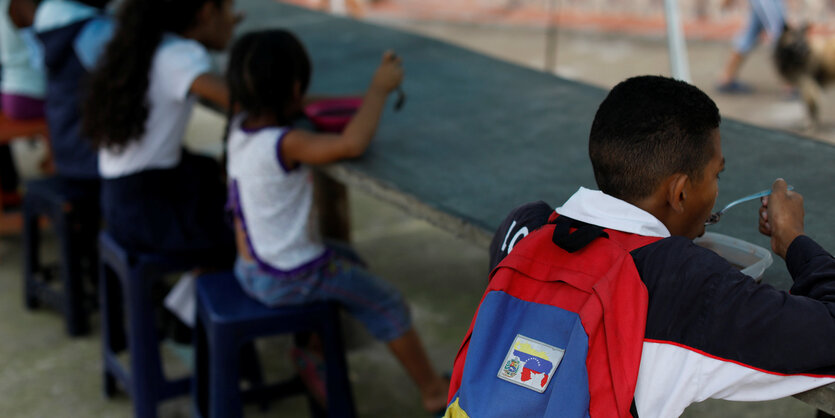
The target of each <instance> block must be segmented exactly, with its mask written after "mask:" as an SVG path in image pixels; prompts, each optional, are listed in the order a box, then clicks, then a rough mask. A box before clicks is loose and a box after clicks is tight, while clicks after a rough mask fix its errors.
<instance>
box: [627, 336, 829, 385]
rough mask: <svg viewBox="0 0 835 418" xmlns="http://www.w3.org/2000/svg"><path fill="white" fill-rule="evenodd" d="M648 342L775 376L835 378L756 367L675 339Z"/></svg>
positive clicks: (648, 340)
mask: <svg viewBox="0 0 835 418" xmlns="http://www.w3.org/2000/svg"><path fill="white" fill-rule="evenodd" d="M647 343H652V344H668V345H673V346H676V347H681V348H683V349H685V350H689V351H692V352H694V353H697V354H699V355H702V356H705V357H710V358H712V359H714V360H718V361H721V362H724V363H733V364H736V365H739V366H741V367H745V368H748V369H752V370H755V371H758V372H760V373H766V374H772V375H775V376H784V377H788V376H805V377H812V378H823V379H826V378H835V375H828V374H812V373H780V372H775V371H771V370H766V369H761V368H758V367H754V366H752V365H750V364H745V363H743V362H741V361H737V360H731V359H726V358H722V357H719V356H715V355H713V354H709V353H706V352H704V351H702V350H699V349H698V348H693V347H690V346H688V345H684V344H680V343H677V342H674V341H664V340H653V339H650V338H647V339H644V344H647Z"/></svg>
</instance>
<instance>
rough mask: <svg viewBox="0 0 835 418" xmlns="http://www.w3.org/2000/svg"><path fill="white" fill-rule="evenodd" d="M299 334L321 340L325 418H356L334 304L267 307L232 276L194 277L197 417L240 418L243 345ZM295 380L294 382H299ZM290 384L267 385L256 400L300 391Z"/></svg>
mask: <svg viewBox="0 0 835 418" xmlns="http://www.w3.org/2000/svg"><path fill="white" fill-rule="evenodd" d="M300 332H315V333H317V334H318V335H319V336H321V338H322V343H323V344H322V345H323V346H324V350H325V352H324V358H325V364H326V380H327V382H326V391H327V397H328V399H327V411H328V415H329V416H335V417H354V416H355V415H356V413H355V411H354V401H353V397H352V395H351V385H350V383H349V381H348V369H347V363H346V361H345V352H344V349H343V345H342V336H341V331H340V325H339V311H338V306H337V305H336V304H333V303H311V304H307V305H302V306H297V307H285V308H268V307H266V306H264V305H262V304H261V303H259V302H257V301H256V300H254V299H252V298H251V297H249V296H247V295H246V294H245V293H244V292H243V290H242V289H241V287H240V286H239V285H238V282H237V280H236V279H235V276H234V275H233V274H232V273H231V272H225V273H215V274H208V275H204V276H201V277H200V278H198V279H197V323H196V325H195V340H194V343H195V349H194V354H195V362H196V367H195V375H194V379H195V382H194V386H193V387H194V396H193V399H194V402H195V411H196V413H197V415H198V416H202V417H206V418H217V417H223V418H227V417H240V416H241V414H242V412H243V411H242V399H244V398H245V397H246V395H248V394H247V393H243V394H242V393H241V391H240V384H239V381H240V376H239V372H238V362H237V361H235V360H236V359H238V356H239V351H240V349H241V347H242V346H243V347H245V344H248V343H251V342H252V341H254V340H255V339H256V338H260V337H267V336H274V335H280V334H295V333H300ZM293 380H296V381H298V378H296V379H293ZM291 381H292V380H291ZM291 381H290V382H282V383H279V384H274V385H271V388H272V389H273V390H272V391H270V390H267V389H264V388H261V389H259V390H258V392H260V393H259V394H257V396H261V398H260V399H261V400H263V396H264V394H265V393H270V394H271V396H274V397H275V398H280V397H283V396H288V395H292V394H296V393H299V392H298V390H293V389H291V388H292V387H293V385H292V384H291ZM302 390H303V388H302ZM315 413H316V411H315V409H314V414H315Z"/></svg>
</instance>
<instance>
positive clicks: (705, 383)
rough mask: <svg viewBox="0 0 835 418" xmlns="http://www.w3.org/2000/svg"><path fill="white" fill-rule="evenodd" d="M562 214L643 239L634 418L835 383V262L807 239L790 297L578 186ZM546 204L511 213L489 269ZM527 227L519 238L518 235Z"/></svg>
mask: <svg viewBox="0 0 835 418" xmlns="http://www.w3.org/2000/svg"><path fill="white" fill-rule="evenodd" d="M556 211H557V212H558V213H559V214H560V215H564V216H567V217H569V218H572V219H576V220H579V221H582V222H586V223H590V224H594V225H598V226H602V227H605V228H610V229H615V230H619V231H624V232H630V233H635V234H640V235H645V236H657V237H663V239H661V240H659V241H656V242H655V243H652V244H650V245H647V246H645V247H641V248H638V249H636V250H634V251H632V253H631V254H632V258H633V260H634V262H635V266H636V267H637V269H638V272H639V274H640V276H641V280H642V281H643V282H644V284H645V285H646V287H647V290H648V292H649V306H648V311H647V320H646V333H645V338H644V342H643V350H642V357H641V364H640V371H639V373H638V384H637V388H636V390H635V406H636V409H637V411H636V412H637V415H638V416H640V417H641V418H647V417H675V416H679V415H680V414H681V413H682V412H683V411H684V409H685V408H686V407H687V406H688V405H690V404H691V403H694V402H700V401H703V400H705V399H708V398H719V399H727V400H735V401H763V400H770V399H777V398H782V397H785V396H790V395H793V394H796V393H799V392H803V391H806V390H809V389H812V388H815V387H819V386H822V385H825V384H828V383H831V382H833V381H835V259H833V257H832V255H830V254H829V253H828V252H826V251H825V250H824V249H823V248H821V247H820V246H819V245H818V244H817V243H815V242H814V241H813V240H812V239H811V238H809V237H806V236H801V237H798V238H797V239H795V240H794V242H792V244H791V245H790V246H789V249H788V252H787V254H786V265H787V267H788V270H789V273H790V274H791V276H792V278H793V279H794V285H793V286H792V288H791V290H790V292H785V291H781V290H778V289H776V288H774V287H772V286H770V285H767V284H758V283H756V282H754V281H753V280H752V279H751V278H750V277H748V276H746V275H744V274H742V273H740V272H739V270H737V269H736V268H734V267H732V266H731V265H730V264H729V263H728V262H727V261H726V260H725V259H723V258H722V257H720V256H718V255H716V254H715V253H713V252H711V251H710V250H707V249H704V248H702V247H699V246H697V245H695V244H694V243H693V242H692V241H691V240H689V239H687V238H685V237H677V236H670V234H669V232H668V231H667V229H666V228H665V227H664V225H663V224H662V223H661V222H660V221H658V219H656V218H655V217H653V216H652V215H650V214H649V213H647V212H645V211H643V210H641V209H639V208H637V207H635V206H632V205H630V204H628V203H626V202H624V201H621V200H619V199H616V198H614V197H611V196H608V195H606V194H604V193H602V192H599V191H592V190H588V189H584V188H581V189H580V190H579V191H578V192H577V193H575V194H574V195H573V196H572V197H571V198H570V199H569V200H568V201H567V202H566V203H565V204H564V205H563V206H561V207H559V208H557V209H556ZM551 213H552V209H551V208H550V207H549V206H548V205H547V204H545V203H544V202H537V203H530V204H527V205H524V206H521V207H519V208H517V209H516V210H514V211H513V212H512V213H511V214H510V215H509V216H508V217H507V219H506V220H505V222H504V223H503V224H502V226H501V227H500V228H499V230H498V231H497V232H496V235H495V237H494V239H493V243H492V244H491V247H490V254H491V260H490V262H491V268H493V267H495V266H496V265H497V264H498V263H499V261H501V259H502V258H503V257H504V256H505V255H507V253H508V252H509V251H511V250H512V248H513V244H515V242H517V241H518V240H519V239H521V238H522V237H524V236H525V235H527V232H526V230H527V231H528V232H529V231H533V230H535V229H537V228H538V227H540V226H542V225H544V224H545V223H546V222H547V219H548V216H550V215H551ZM520 231H522V232H520Z"/></svg>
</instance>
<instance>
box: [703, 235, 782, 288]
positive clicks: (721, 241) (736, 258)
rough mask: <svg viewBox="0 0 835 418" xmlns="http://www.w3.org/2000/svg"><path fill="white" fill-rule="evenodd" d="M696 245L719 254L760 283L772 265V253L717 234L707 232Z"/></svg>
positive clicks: (748, 243) (745, 242) (746, 242)
mask: <svg viewBox="0 0 835 418" xmlns="http://www.w3.org/2000/svg"><path fill="white" fill-rule="evenodd" d="M693 242H694V243H696V245H699V246H701V247H704V248H707V249H709V250H711V251H713V252H715V253H716V254H719V255H720V256H722V258H724V259H725V260H728V262H729V263H731V265H733V266H735V267H738V268H739V269H740V271H742V273H743V274H746V275H748V276H751V277H752V278H753V279H754V281H756V282H759V281H760V280H762V278H763V273H764V272H765V269H767V268H768V266H770V265H771V263H772V261H773V259H772V258H771V251H769V250H767V249H765V248H763V247H760V246H759V245H754V244H751V243H750V242H748V241H743V240H741V239H738V238H734V237H730V236H727V235H723V234H717V233H715V232H705V234H704V235H703V236H701V237H699V238H696V239H695V240H693Z"/></svg>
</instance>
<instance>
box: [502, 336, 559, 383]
mask: <svg viewBox="0 0 835 418" xmlns="http://www.w3.org/2000/svg"><path fill="white" fill-rule="evenodd" d="M563 354H565V350H564V349H562V348H558V347H554V346H552V345H548V344H545V343H543V342H541V341H537V340H534V339H532V338H528V337H525V336H524V335H522V334H517V335H516V339H514V340H513V344H511V346H510V349H508V350H507V355H506V356H505V358H504V361H503V362H502V365H501V366H500V367H499V373H498V377H499V378H500V379H504V380H507V381H508V382H512V383H515V384H517V385H519V386H522V387H525V388H528V389H530V390H533V391H536V392H539V393H542V392H545V389H547V388H548V383H549V382H550V379H551V378H552V377H553V375H554V370H556V369H557V366H559V364H560V360H562V356H563Z"/></svg>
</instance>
